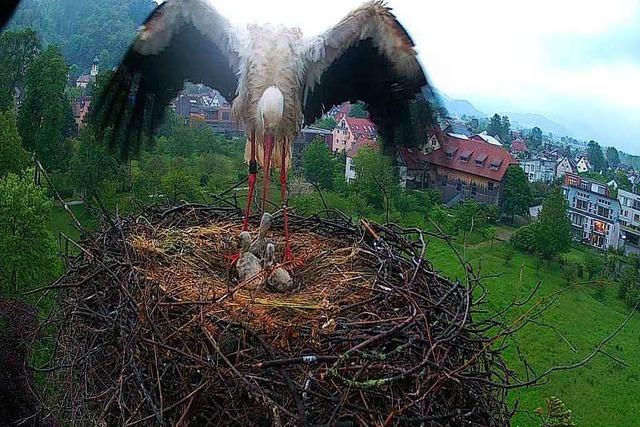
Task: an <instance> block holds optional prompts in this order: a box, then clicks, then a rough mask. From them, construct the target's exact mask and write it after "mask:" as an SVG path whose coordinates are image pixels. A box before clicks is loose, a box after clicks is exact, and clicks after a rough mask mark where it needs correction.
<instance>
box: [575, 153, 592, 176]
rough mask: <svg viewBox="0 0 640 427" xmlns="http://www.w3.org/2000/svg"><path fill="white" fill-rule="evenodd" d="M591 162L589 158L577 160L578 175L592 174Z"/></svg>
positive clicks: (583, 157)
mask: <svg viewBox="0 0 640 427" xmlns="http://www.w3.org/2000/svg"><path fill="white" fill-rule="evenodd" d="M591 169H593V168H592V167H591V162H589V158H588V157H587V156H580V157H578V158H577V159H576V170H577V171H578V173H585V172H590V171H591Z"/></svg>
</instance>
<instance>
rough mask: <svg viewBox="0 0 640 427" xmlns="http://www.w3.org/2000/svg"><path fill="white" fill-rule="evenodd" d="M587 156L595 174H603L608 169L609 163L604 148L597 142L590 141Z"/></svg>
mask: <svg viewBox="0 0 640 427" xmlns="http://www.w3.org/2000/svg"><path fill="white" fill-rule="evenodd" d="M587 156H588V157H589V163H591V167H593V171H594V172H598V173H602V172H604V171H605V170H606V169H607V161H606V160H605V158H604V155H603V154H602V147H600V144H598V143H597V142H595V141H593V140H592V141H589V144H588V145H587Z"/></svg>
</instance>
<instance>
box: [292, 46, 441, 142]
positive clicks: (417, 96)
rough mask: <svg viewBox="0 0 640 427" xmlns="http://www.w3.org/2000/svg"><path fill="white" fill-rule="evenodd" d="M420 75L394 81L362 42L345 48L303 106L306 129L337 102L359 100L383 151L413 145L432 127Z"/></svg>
mask: <svg viewBox="0 0 640 427" xmlns="http://www.w3.org/2000/svg"><path fill="white" fill-rule="evenodd" d="M430 90H431V89H430V88H429V85H428V83H427V78H426V76H425V75H424V74H423V73H420V74H419V75H417V76H415V77H414V78H413V79H408V78H399V77H398V75H397V73H396V72H395V69H394V67H393V64H392V63H391V62H390V61H389V59H388V58H387V57H385V56H384V55H383V54H381V53H380V52H379V50H378V49H377V48H376V47H375V46H374V44H373V42H372V40H370V39H366V40H363V41H361V42H360V43H359V44H357V45H353V46H351V47H350V48H348V49H347V50H346V51H345V52H344V53H343V54H342V55H341V56H340V57H339V58H338V59H337V60H336V61H335V62H334V63H333V64H331V65H330V66H329V68H328V69H327V70H326V71H325V72H324V73H323V75H322V79H321V81H320V83H319V84H318V85H316V86H315V87H314V89H313V90H312V91H311V92H310V94H309V96H308V98H307V101H306V103H305V109H304V116H305V121H306V122H307V124H312V123H314V122H315V121H316V120H317V119H319V118H320V117H321V116H322V114H324V113H325V112H326V110H327V109H328V108H330V107H332V106H334V105H339V104H340V103H342V102H345V101H350V102H357V101H363V102H364V103H366V104H367V110H368V111H369V113H370V115H371V120H372V121H373V122H374V123H375V124H376V125H377V126H378V130H379V133H380V136H381V137H382V139H383V141H384V143H385V146H393V145H396V144H402V145H412V144H419V143H420V141H423V140H424V137H425V135H426V134H427V132H428V131H429V129H430V128H431V127H432V126H433V125H434V124H435V122H436V110H437V108H436V106H435V103H436V102H437V101H436V99H435V96H434V95H431V100H430V101H431V102H427V99H426V98H425V96H424V92H425V91H426V92H430Z"/></svg>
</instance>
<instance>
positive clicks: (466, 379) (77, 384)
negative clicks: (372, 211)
mask: <svg viewBox="0 0 640 427" xmlns="http://www.w3.org/2000/svg"><path fill="white" fill-rule="evenodd" d="M224 206H226V205H224ZM255 221H257V219H254V225H256V224H255ZM240 224H241V211H240V210H238V209H237V208H234V207H232V206H229V207H210V206H201V205H182V206H177V207H174V208H171V209H166V210H164V211H157V210H155V211H153V212H148V213H147V214H146V215H145V216H138V217H129V218H114V219H113V225H110V226H109V227H105V228H104V229H102V230H101V231H100V232H98V233H96V234H95V235H94V236H93V237H92V238H91V239H90V240H87V241H85V242H83V244H82V248H83V251H82V254H81V255H80V256H79V257H78V258H76V259H74V260H73V261H72V262H71V263H70V269H69V271H68V273H67V274H66V275H65V277H64V278H63V279H62V280H61V281H59V282H58V283H57V284H56V285H57V286H58V288H59V289H60V291H59V292H60V293H59V297H58V299H59V301H58V307H59V309H58V311H57V313H56V314H55V315H54V316H52V317H51V324H52V326H54V327H55V330H56V331H57V333H58V336H57V339H56V349H55V350H56V351H55V355H54V360H55V364H54V365H53V366H52V367H51V368H50V371H51V375H50V378H49V381H48V382H47V384H48V385H49V387H50V389H51V391H50V392H49V393H48V396H49V397H50V400H51V407H50V410H51V414H50V416H51V417H52V418H56V419H60V420H65V421H66V422H69V423H70V424H74V425H85V424H101V425H207V424H209V425H243V426H244V425H276V426H289V425H363V426H364V425H413V424H416V425H420V424H423V425H436V426H437V425H477V426H498V425H505V424H507V423H508V419H509V417H510V412H509V409H508V407H507V405H506V403H505V388H503V387H501V385H504V384H508V383H509V380H510V378H511V377H512V373H511V372H510V371H509V370H508V369H507V367H506V365H505V363H504V361H503V359H502V357H501V354H500V348H499V346H496V345H495V344H496V343H497V342H498V340H499V339H500V338H504V335H502V334H494V335H493V336H492V337H487V336H486V335H487V331H489V330H490V329H491V328H493V327H495V323H494V321H493V320H492V319H488V320H487V321H479V320H477V319H475V318H474V315H473V313H474V310H475V309H476V304H475V303H474V299H473V294H474V291H475V290H476V289H475V286H471V285H470V284H473V283H476V282H475V281H467V283H460V282H452V281H450V280H448V279H445V278H444V277H442V276H441V275H439V274H438V273H436V272H435V271H434V269H433V268H432V266H431V264H430V263H429V262H428V261H427V260H426V259H425V253H426V250H427V242H426V239H425V237H424V235H423V234H422V232H421V231H419V230H404V229H401V228H399V227H396V226H381V225H378V224H369V223H365V224H364V226H363V227H359V226H356V225H354V224H353V223H352V222H351V220H350V219H349V218H347V217H346V216H342V215H339V214H334V215H332V216H331V217H330V218H329V219H327V218H324V217H321V216H314V217H311V218H303V217H298V216H295V215H292V216H291V218H290V222H289V226H290V228H291V230H292V232H293V249H294V252H295V254H296V261H294V262H293V263H292V264H290V265H286V267H287V268H289V269H290V270H291V271H292V272H293V277H294V283H295V289H294V290H292V291H290V292H287V293H282V294H276V293H273V292H270V291H269V290H268V289H267V288H266V287H265V286H263V282H264V278H261V277H258V278H255V281H254V283H251V284H250V285H247V284H246V283H245V284H243V283H239V282H238V281H237V279H236V278H235V275H234V271H233V268H231V267H230V258H231V256H232V255H233V254H234V253H235V251H236V249H235V246H234V245H233V237H234V236H235V235H236V234H237V233H238V231H239V230H240ZM274 228H275V229H274V231H273V233H274V236H273V238H274V240H275V241H276V243H277V246H278V247H282V245H281V244H280V242H281V239H282V231H281V230H282V228H281V224H279V223H278V221H276V224H275V225H274ZM58 368H59V369H58Z"/></svg>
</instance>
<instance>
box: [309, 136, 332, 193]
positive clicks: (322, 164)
mask: <svg viewBox="0 0 640 427" xmlns="http://www.w3.org/2000/svg"><path fill="white" fill-rule="evenodd" d="M302 164H303V169H304V176H305V178H306V179H307V181H309V182H310V183H312V184H314V185H317V186H319V187H321V188H323V189H326V190H330V189H331V187H332V184H333V159H332V158H331V152H330V151H329V149H328V148H327V146H326V145H325V144H324V143H323V142H322V141H320V140H318V139H316V140H314V141H313V142H312V143H311V144H309V146H308V147H307V148H306V149H305V150H304V153H303V157H302Z"/></svg>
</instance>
